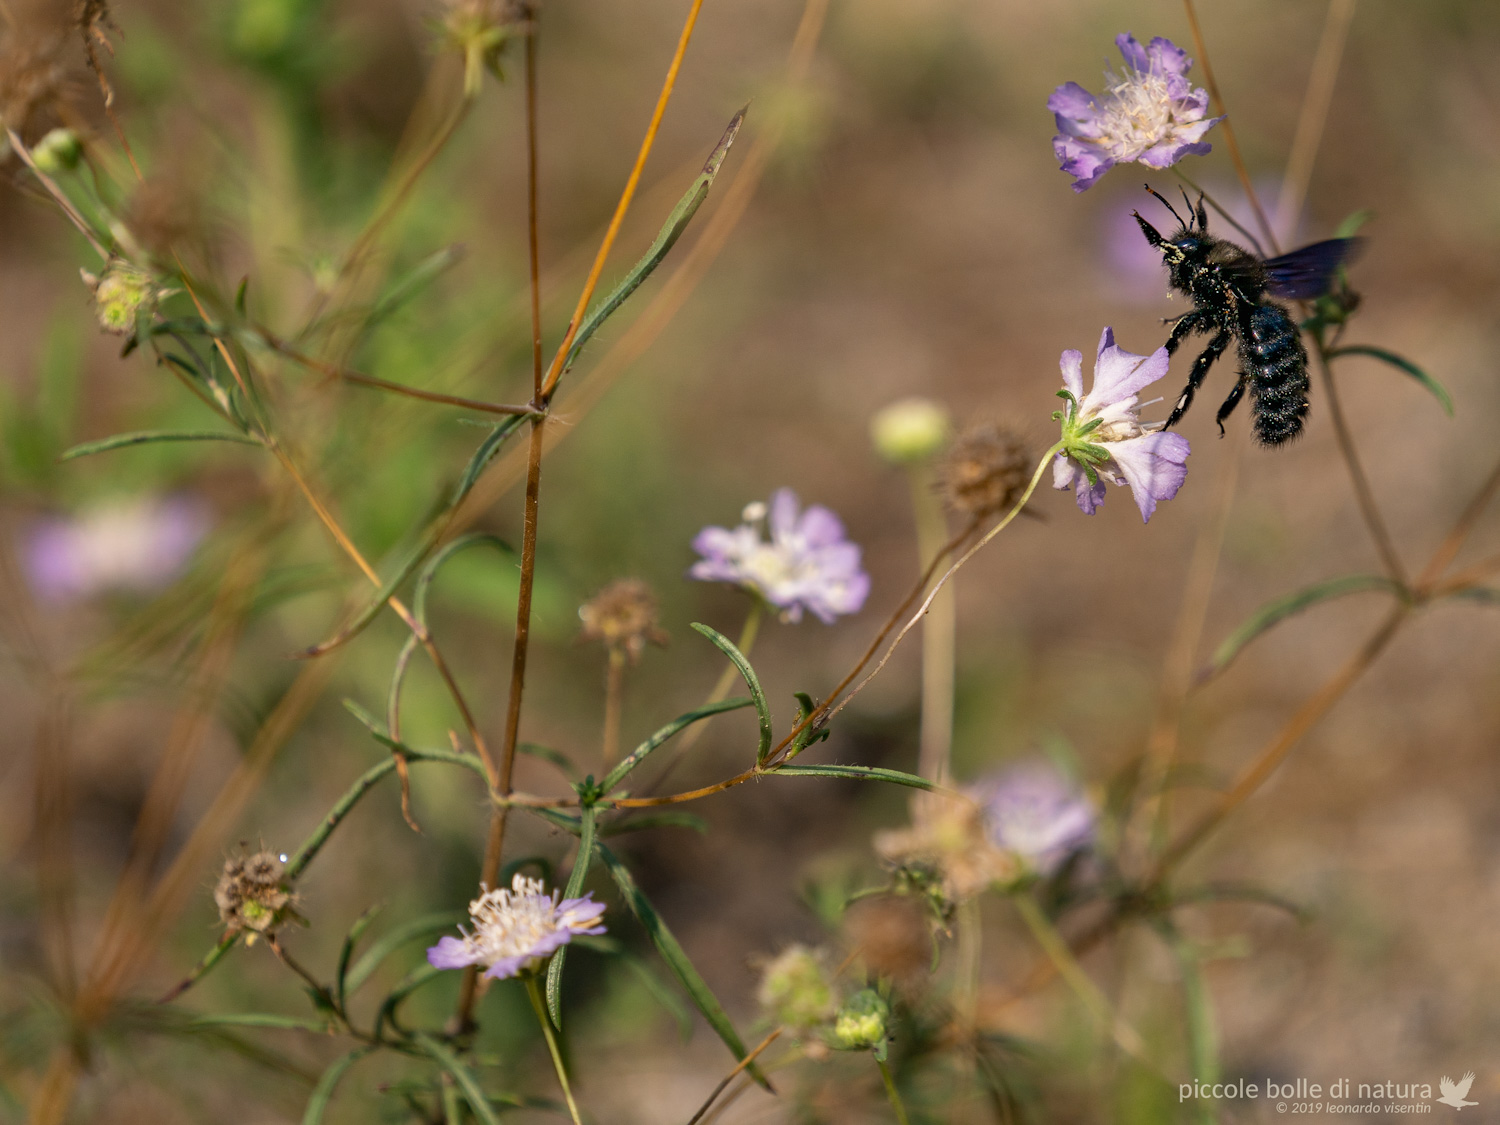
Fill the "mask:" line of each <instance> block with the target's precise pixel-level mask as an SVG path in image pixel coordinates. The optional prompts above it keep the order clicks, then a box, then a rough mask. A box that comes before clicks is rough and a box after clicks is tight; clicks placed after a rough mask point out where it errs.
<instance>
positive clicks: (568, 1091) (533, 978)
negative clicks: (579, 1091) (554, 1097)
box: [526, 973, 583, 1125]
mask: <svg viewBox="0 0 1500 1125" xmlns="http://www.w3.org/2000/svg"><path fill="white" fill-rule="evenodd" d="M526 995H527V996H529V997H531V1009H532V1011H534V1012H535V1013H536V1019H537V1022H538V1023H539V1024H541V1025H542V1034H543V1035H544V1036H546V1039H547V1050H548V1051H550V1052H551V1053H552V1066H553V1069H555V1070H556V1071H557V1080H558V1082H560V1083H561V1084H562V1092H563V1097H564V1098H566V1099H567V1101H568V1112H569V1113H570V1114H572V1115H573V1125H583V1122H582V1121H581V1120H580V1119H579V1116H578V1105H577V1103H576V1102H574V1101H573V1090H572V1087H570V1086H569V1085H568V1072H567V1070H566V1069H564V1067H563V1061H562V1054H561V1053H560V1052H559V1051H558V1049H557V1036H555V1035H554V1034H553V1033H552V1022H551V1021H550V1020H549V1019H548V1018H547V1007H546V1005H545V1004H544V1003H543V1002H542V990H541V987H540V986H539V985H538V984H537V975H536V974H535V973H531V974H528V975H527V977H526Z"/></svg>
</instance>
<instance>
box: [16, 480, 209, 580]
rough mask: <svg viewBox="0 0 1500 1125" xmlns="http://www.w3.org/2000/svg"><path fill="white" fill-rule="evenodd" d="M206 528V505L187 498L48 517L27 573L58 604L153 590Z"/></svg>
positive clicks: (34, 535) (34, 536)
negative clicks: (112, 593)
mask: <svg viewBox="0 0 1500 1125" xmlns="http://www.w3.org/2000/svg"><path fill="white" fill-rule="evenodd" d="M208 526H209V515H208V511H207V509H206V507H205V506H204V505H203V504H202V503H201V502H200V501H197V500H194V499H191V498H189V497H183V496H173V497H167V498H165V499H148V500H135V501H131V502H129V503H124V504H113V505H110V506H108V507H101V508H96V509H94V510H93V511H90V512H86V513H83V514H82V515H77V516H66V517H56V518H52V519H47V520H44V521H42V522H41V523H40V524H38V525H37V526H36V527H35V528H34V529H33V530H32V532H31V535H30V537H29V540H30V541H29V542H28V544H27V547H26V552H25V569H26V576H27V578H28V579H29V580H30V582H31V586H32V589H34V590H35V591H36V592H37V594H38V596H40V597H41V598H43V599H44V600H46V601H52V602H65V601H72V600H74V599H77V598H87V597H90V596H92V595H94V594H98V593H102V592H103V591H105V590H126V591H133V592H138V593H149V592H151V591H153V590H159V589H161V588H162V587H163V586H165V585H167V584H168V583H169V582H171V581H172V579H173V578H175V577H176V576H177V574H178V572H179V571H181V570H182V567H183V565H184V564H185V563H186V562H187V560H188V558H189V557H190V556H191V555H192V553H193V549H194V548H195V547H196V546H197V545H198V541H199V540H200V539H202V538H203V535H204V533H205V532H207V530H208Z"/></svg>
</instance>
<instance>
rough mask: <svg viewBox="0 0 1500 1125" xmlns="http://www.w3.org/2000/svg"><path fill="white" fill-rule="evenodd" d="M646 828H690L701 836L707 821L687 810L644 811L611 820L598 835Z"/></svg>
mask: <svg viewBox="0 0 1500 1125" xmlns="http://www.w3.org/2000/svg"><path fill="white" fill-rule="evenodd" d="M648 828H691V829H692V830H693V831H694V832H697V833H698V834H699V835H700V836H701V835H704V834H706V833H707V832H708V822H707V821H705V820H704V819H703V818H702V817H701V816H695V815H693V814H692V813H689V812H660V813H646V814H645V815H644V816H632V817H629V818H628V819H626V820H615V821H611V822H610V823H609V824H606V825H604V826H603V827H602V828H600V829H599V835H600V836H621V835H624V834H625V833H626V832H644V831H645V830H646V829H648Z"/></svg>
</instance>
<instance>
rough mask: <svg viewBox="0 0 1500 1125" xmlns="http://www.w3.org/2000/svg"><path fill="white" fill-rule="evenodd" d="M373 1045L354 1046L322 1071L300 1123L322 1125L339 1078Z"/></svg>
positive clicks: (303, 1124) (371, 1048) (372, 1048)
mask: <svg viewBox="0 0 1500 1125" xmlns="http://www.w3.org/2000/svg"><path fill="white" fill-rule="evenodd" d="M374 1049H375V1048H374V1047H356V1048H354V1050H352V1051H350V1052H349V1053H348V1054H347V1055H343V1056H341V1057H340V1058H338V1059H336V1060H335V1061H334V1062H333V1064H332V1065H331V1066H329V1068H328V1069H327V1070H325V1071H324V1072H323V1075H322V1077H321V1078H319V1079H318V1084H317V1085H316V1086H315V1087H313V1092H312V1096H311V1097H310V1098H308V1099H307V1109H306V1110H305V1111H303V1114H302V1125H322V1122H323V1113H324V1111H325V1110H327V1108H328V1103H329V1102H331V1101H333V1094H334V1091H335V1090H337V1089H338V1085H339V1080H340V1079H341V1078H343V1077H344V1072H345V1071H347V1070H348V1069H349V1068H350V1067H351V1066H353V1065H354V1064H355V1063H357V1062H359V1060H360V1059H362V1058H364V1057H365V1056H366V1055H368V1054H369V1053H370V1052H371V1051H373V1050H374Z"/></svg>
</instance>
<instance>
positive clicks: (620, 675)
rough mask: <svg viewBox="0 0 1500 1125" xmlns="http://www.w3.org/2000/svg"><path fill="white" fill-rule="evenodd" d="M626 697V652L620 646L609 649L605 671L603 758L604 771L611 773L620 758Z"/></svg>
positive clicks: (601, 755)
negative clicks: (622, 716)
mask: <svg viewBox="0 0 1500 1125" xmlns="http://www.w3.org/2000/svg"><path fill="white" fill-rule="evenodd" d="M624 697H625V653H624V651H623V650H621V649H618V648H611V649H610V650H609V666H608V668H607V669H606V670H605V673H604V738H603V743H604V745H603V750H602V753H601V754H600V757H601V759H602V766H603V773H606V774H607V773H609V771H610V770H612V769H614V768H615V763H616V762H617V761H619V760H620V712H621V711H622V710H623V704H624Z"/></svg>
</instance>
